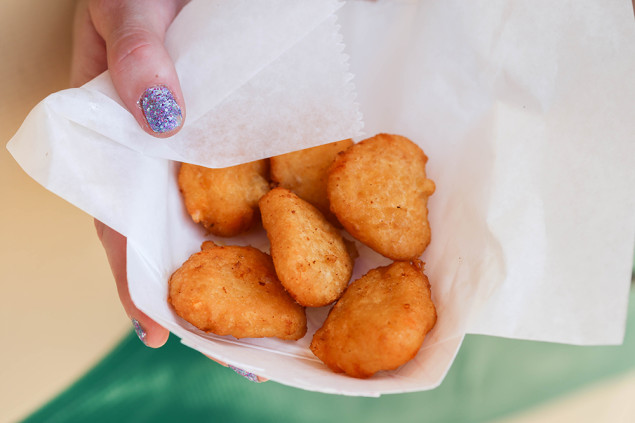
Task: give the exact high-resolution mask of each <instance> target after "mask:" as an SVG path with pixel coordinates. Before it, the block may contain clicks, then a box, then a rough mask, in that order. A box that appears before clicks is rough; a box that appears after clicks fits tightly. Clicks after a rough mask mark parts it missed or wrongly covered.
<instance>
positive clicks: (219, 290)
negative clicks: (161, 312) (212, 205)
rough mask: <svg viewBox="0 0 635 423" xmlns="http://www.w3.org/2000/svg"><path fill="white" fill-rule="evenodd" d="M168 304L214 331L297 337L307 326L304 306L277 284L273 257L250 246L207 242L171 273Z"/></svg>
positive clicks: (235, 334) (195, 324)
mask: <svg viewBox="0 0 635 423" xmlns="http://www.w3.org/2000/svg"><path fill="white" fill-rule="evenodd" d="M168 302H169V303H170V304H171V305H172V306H173V307H174V310H175V311H176V313H177V314H178V315H179V316H181V317H182V318H183V319H185V320H187V321H188V322H190V323H191V324H193V325H194V326H196V327H197V328H199V329H201V330H204V331H206V332H212V333H215V334H217V335H232V336H234V337H235V338H261V337H277V338H281V339H291V340H297V339H300V338H302V337H303V336H304V335H305V333H306V329H307V327H306V315H305V312H304V307H302V306H300V305H299V304H297V303H296V302H295V301H294V300H293V298H291V297H290V296H289V294H288V293H287V292H286V291H285V290H284V288H283V287H282V285H281V284H280V281H279V280H278V278H277V276H276V273H275V269H274V267H273V262H272V261H271V257H269V255H267V254H265V253H263V252H261V251H260V250H257V249H255V248H252V247H239V246H222V247H221V246H217V245H215V244H214V243H212V242H209V241H208V242H205V243H204V244H203V246H202V250H201V251H200V252H198V253H196V254H193V255H192V256H190V258H189V259H188V260H187V261H186V262H185V263H184V264H183V265H182V266H181V267H180V268H179V269H178V270H177V271H176V272H174V273H173V274H172V276H171V277H170V281H169V297H168Z"/></svg>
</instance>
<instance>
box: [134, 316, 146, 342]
mask: <svg viewBox="0 0 635 423" xmlns="http://www.w3.org/2000/svg"><path fill="white" fill-rule="evenodd" d="M132 326H134V331H135V333H136V334H137V336H138V337H139V339H140V340H141V342H143V344H144V345H148V344H147V343H146V331H145V330H143V327H141V324H140V323H139V321H138V320H137V319H132Z"/></svg>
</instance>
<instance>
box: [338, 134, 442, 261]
mask: <svg viewBox="0 0 635 423" xmlns="http://www.w3.org/2000/svg"><path fill="white" fill-rule="evenodd" d="M427 161H428V157H427V156H426V155H425V154H424V153H423V151H422V150H421V148H419V146H417V145H416V144H415V143H413V142H412V141H410V140H409V139H407V138H405V137H402V136H399V135H389V134H379V135H376V136H374V137H372V138H368V139H366V140H364V141H361V142H360V143H358V144H355V145H353V146H351V147H350V148H348V149H347V150H346V151H345V152H344V153H340V154H339V155H338V157H337V158H336V159H335V162H333V165H332V166H331V169H330V171H329V178H328V183H327V193H328V197H329V201H330V204H331V211H332V212H333V213H335V215H336V216H337V218H338V220H339V221H340V222H341V223H342V225H343V226H344V228H345V229H346V230H347V231H348V232H349V233H350V234H351V235H352V236H353V237H355V238H357V239H358V240H359V241H361V242H362V243H364V244H366V245H368V246H369V247H370V248H372V249H373V250H375V251H377V252H378V253H380V254H382V255H384V256H386V257H388V258H391V259H393V260H411V259H415V258H418V257H419V256H420V255H421V254H422V253H423V251H424V250H425V248H426V247H427V246H428V244H429V243H430V226H429V224H428V207H427V202H428V196H430V195H432V193H433V192H434V189H435V186H434V182H432V181H431V180H430V179H428V178H426V170H425V165H426V162H427Z"/></svg>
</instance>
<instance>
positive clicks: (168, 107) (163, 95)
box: [139, 85, 183, 134]
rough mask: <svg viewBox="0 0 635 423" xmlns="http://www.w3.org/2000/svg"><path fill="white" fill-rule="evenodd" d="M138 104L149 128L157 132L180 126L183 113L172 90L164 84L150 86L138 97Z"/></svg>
mask: <svg viewBox="0 0 635 423" xmlns="http://www.w3.org/2000/svg"><path fill="white" fill-rule="evenodd" d="M139 106H141V110H143V114H144V115H145V117H146V120H147V121H148V125H150V128H151V129H152V130H153V131H154V132H157V133H159V134H162V133H164V132H169V131H172V130H173V129H176V128H178V127H179V126H181V123H182V122H183V115H182V114H181V108H180V107H179V104H178V103H177V102H176V100H175V99H174V96H173V95H172V92H171V91H170V90H169V89H168V87H166V86H164V85H157V86H155V87H150V88H148V89H147V90H145V92H144V93H143V95H142V96H141V98H140V99H139Z"/></svg>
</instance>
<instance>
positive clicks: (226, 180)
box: [178, 160, 269, 237]
mask: <svg viewBox="0 0 635 423" xmlns="http://www.w3.org/2000/svg"><path fill="white" fill-rule="evenodd" d="M268 172H269V161H268V160H258V161H255V162H250V163H245V164H241V165H237V166H232V167H227V168H222V169H210V168H206V167H202V166H197V165H193V164H188V163H182V164H181V168H180V169H179V176H178V182H179V188H180V190H181V193H182V195H183V200H184V202H185V208H186V209H187V212H188V213H189V214H190V216H191V217H192V220H194V222H196V223H200V224H202V225H203V226H204V227H205V229H207V230H208V231H209V232H210V233H212V234H214V235H217V236H223V237H232V236H236V235H239V234H240V233H242V232H245V231H246V230H248V229H249V228H251V227H252V225H253V224H254V223H255V222H257V221H258V200H260V197H262V196H263V195H265V194H266V193H267V191H269V180H268Z"/></svg>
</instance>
